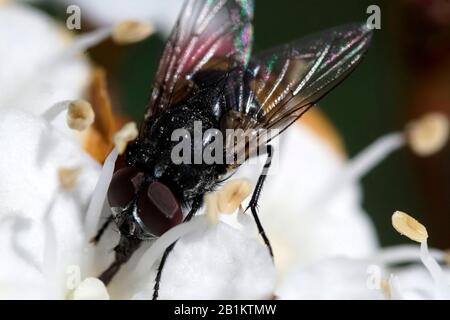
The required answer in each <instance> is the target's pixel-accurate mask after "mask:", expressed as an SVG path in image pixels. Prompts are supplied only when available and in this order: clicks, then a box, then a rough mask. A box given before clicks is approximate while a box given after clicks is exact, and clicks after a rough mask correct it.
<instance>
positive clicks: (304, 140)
mask: <svg viewBox="0 0 450 320" xmlns="http://www.w3.org/2000/svg"><path fill="white" fill-rule="evenodd" d="M93 2H95V1H93ZM89 3H91V2H89ZM91 7H92V6H91ZM113 7H114V6H113ZM102 8H103V7H102ZM102 10H103V9H102ZM92 12H95V10H94V9H93V11H92ZM111 12H114V10H112V11H111ZM93 15H94V16H95V14H93ZM115 22H116V21H115ZM24 28H26V30H25V29H24ZM105 30H106V29H105ZM108 30H109V31H108V33H107V34H110V33H111V32H112V31H111V30H110V29H108ZM102 32H103V31H102ZM94 33H95V31H94ZM62 34H63V33H62V30H61V29H60V27H59V26H58V25H57V24H56V23H54V22H53V21H52V20H50V18H48V17H46V16H45V15H43V14H42V13H39V12H38V11H36V10H35V9H31V8H30V7H27V6H25V5H19V4H13V3H9V4H0V38H1V39H2V41H1V42H0V87H1V88H2V90H1V91H0V151H1V152H2V157H1V159H0V254H1V257H2V263H1V264H0V299H109V298H114V299H151V297H152V294H153V284H154V278H155V274H156V268H157V264H158V263H157V262H158V259H159V258H160V257H161V253H162V251H163V250H164V248H166V247H167V246H168V245H170V244H171V243H172V241H173V240H176V239H180V240H179V241H178V243H177V245H176V246H175V249H174V251H173V252H172V254H171V255H170V256H169V258H168V261H167V265H166V267H165V269H164V273H163V276H162V279H161V288H160V298H161V299H176V298H178V299H270V298H272V297H276V298H279V299H314V298H317V299H328V298H330V299H384V298H401V299H403V298H442V297H447V298H448V296H445V295H446V294H448V291H446V290H447V289H448V283H444V284H443V282H445V281H446V278H445V277H447V276H445V275H444V276H443V278H442V277H441V278H438V279H436V278H434V279H433V280H432V279H431V278H430V276H429V274H431V275H433V276H434V275H436V274H437V273H439V271H436V269H435V267H436V265H434V264H433V263H431V265H433V266H432V267H431V268H432V269H433V268H434V269H433V270H434V271H430V267H429V266H430V260H426V261H428V263H426V264H425V266H427V268H428V270H429V271H430V273H427V272H425V269H424V268H421V267H415V266H414V267H410V268H403V269H401V270H396V269H392V268H390V266H391V265H394V264H395V263H399V262H405V261H407V262H417V261H419V259H422V260H423V259H424V257H425V258H426V259H432V261H434V263H436V260H437V261H439V262H441V263H443V262H444V261H445V259H446V258H448V256H446V255H445V253H443V252H440V251H434V250H432V251H431V252H430V253H428V252H422V253H420V252H419V250H418V248H415V247H399V248H392V249H387V250H379V249H377V242H376V236H375V233H374V230H373V227H372V225H371V223H370V221H369V220H368V218H367V216H366V214H365V213H364V211H363V210H362V208H361V205H360V196H361V195H360V193H361V191H360V188H359V185H358V178H359V177H361V176H362V175H363V174H364V173H365V172H366V171H367V170H369V169H370V168H371V167H372V166H373V165H375V164H376V163H377V162H378V161H380V159H382V158H383V157H384V156H385V155H386V154H387V153H389V152H391V151H393V150H395V149H396V148H399V147H401V146H402V145H404V144H405V143H406V142H405V138H404V137H403V135H401V134H394V135H391V136H387V137H386V138H383V139H381V140H380V141H379V142H378V143H376V144H375V145H374V146H372V147H369V148H368V150H367V151H365V152H363V153H362V154H361V155H360V156H359V157H357V158H355V159H354V160H352V161H348V162H347V161H346V160H344V159H343V158H342V157H341V156H340V155H338V154H337V153H336V152H335V151H334V150H332V149H331V148H330V147H329V146H328V145H327V144H326V143H324V141H323V140H322V139H321V138H319V137H318V136H317V135H316V134H314V133H313V132H312V131H311V130H310V129H309V128H307V127H306V126H300V125H298V126H294V128H292V129H291V130H289V131H288V133H287V134H286V135H285V137H284V139H283V140H281V141H280V142H279V143H278V144H277V146H276V148H278V149H279V152H280V156H279V160H278V161H279V163H276V164H274V168H275V170H276V172H274V174H272V175H269V177H268V179H267V183H266V188H265V189H264V193H263V197H262V200H261V203H260V208H261V220H262V222H263V225H264V226H265V228H266V232H267V234H268V236H269V238H270V239H271V241H272V244H273V247H274V253H275V257H274V259H275V261H274V262H275V263H273V261H272V259H271V257H270V255H269V252H268V251H267V248H266V247H265V246H264V245H263V244H262V243H261V242H260V240H259V238H258V235H257V234H256V231H255V227H254V223H253V220H252V219H251V217H250V216H248V215H247V214H244V213H242V212H241V211H239V210H238V212H237V213H236V212H235V213H234V214H233V215H226V216H224V215H219V216H218V223H211V219H208V215H200V216H198V217H196V218H194V219H193V220H192V221H191V222H189V223H186V224H181V225H179V226H177V227H175V228H173V229H172V230H170V231H169V232H167V233H166V234H165V235H163V236H162V237H161V238H160V239H158V240H157V241H156V242H152V243H145V244H144V245H143V246H141V248H140V249H138V251H137V252H136V253H135V254H134V255H133V257H132V258H131V260H130V261H129V262H128V263H127V264H126V265H125V266H124V267H123V268H122V269H121V271H120V272H119V273H118V274H117V276H116V277H115V278H114V280H113V281H112V282H111V284H110V285H109V286H108V288H105V286H104V285H103V283H102V282H101V281H100V280H98V279H97V278H96V277H97V276H98V275H99V274H100V272H101V271H103V270H104V269H105V268H106V267H107V266H108V265H109V264H110V263H111V261H112V259H113V257H114V255H113V253H112V248H113V247H114V246H115V245H116V244H117V242H118V240H119V235H118V232H117V231H116V230H115V229H114V227H112V228H109V229H108V230H107V231H106V233H105V235H104V237H103V238H102V240H101V242H100V243H99V244H98V245H97V246H94V245H93V244H91V243H89V239H90V238H91V237H92V236H93V232H94V231H95V230H96V229H97V228H98V227H99V225H100V224H101V223H102V219H103V218H104V217H106V215H107V214H108V210H109V209H108V208H107V206H106V205H104V192H103V193H102V192H100V191H99V190H100V189H99V186H100V185H101V183H103V185H106V184H105V183H107V182H108V181H107V180H108V176H109V178H110V175H111V172H112V171H111V166H110V165H111V163H113V162H111V160H113V159H114V156H115V155H116V153H115V151H114V152H113V153H112V154H111V155H110V159H109V160H110V162H107V164H106V165H105V167H104V168H103V172H102V167H101V166H100V165H99V164H98V163H97V162H96V161H95V160H93V159H92V158H91V157H90V156H89V155H88V154H87V153H85V151H84V150H83V149H82V147H81V145H80V143H79V137H78V135H77V134H74V131H73V130H71V129H69V128H68V127H67V125H66V118H65V112H64V108H62V109H61V108H60V107H61V106H62V104H61V105H59V109H61V110H59V109H58V110H59V112H57V115H56V117H55V118H54V119H53V117H48V116H45V115H48V114H51V113H52V109H51V108H52V106H53V108H54V106H55V105H57V103H58V102H60V101H71V100H75V99H79V98H80V97H82V96H83V92H84V89H85V86H86V84H87V82H88V76H89V69H90V67H89V64H88V62H87V61H86V60H85V59H84V58H82V57H81V56H80V55H61V54H60V53H61V52H64V50H66V49H67V48H69V49H70V48H72V49H73V48H78V49H77V50H82V49H84V48H85V46H86V45H85V44H84V45H80V42H82V43H85V42H83V41H79V40H80V39H77V38H74V39H71V38H70V37H67V36H62ZM17 35H20V37H18V36H17ZM94 35H95V37H94V38H95V39H94V40H92V39H93V38H91V39H90V41H91V42H92V44H95V43H96V41H97V42H98V41H99V40H101V39H103V38H104V37H105V34H104V33H101V34H99V33H97V34H94ZM84 40H86V39H84ZM53 57H63V58H64V59H62V60H61V61H60V62H59V64H57V65H49V62H50V61H52V59H53ZM47 71H48V72H47ZM54 110H56V109H53V111H54ZM61 111H63V112H61ZM91 120H92V119H91ZM429 127H430V126H428V128H429ZM437 140H439V139H437ZM439 141H440V142H441V140H439ZM108 163H109V167H108ZM260 169H261V168H258V169H257V170H255V167H254V166H243V168H242V170H240V171H239V173H238V174H237V175H236V176H235V177H236V178H239V177H245V178H247V179H249V181H250V184H253V185H254V183H255V181H256V179H257V176H258V174H259V172H260ZM108 170H110V171H109V173H108ZM330 190H331V191H332V192H330ZM103 191H104V190H103ZM219 192H220V190H219ZM245 204H246V202H245V201H244V203H243V204H242V205H243V206H245ZM102 206H103V209H102ZM94 209H95V210H94ZM203 211H204V210H203ZM100 217H101V218H100ZM212 220H214V219H212ZM426 249H427V248H426ZM423 250H425V249H423ZM374 267H375V268H374ZM373 272H375V274H374V273H373ZM436 272H437V273H436ZM441 272H446V271H442V270H441ZM391 274H394V275H395V276H391ZM447 274H448V273H447ZM374 276H375V278H376V279H375V282H371V279H372V277H374ZM436 283H439V285H438V287H439V288H438V289H439V290H436ZM371 284H374V285H371Z"/></svg>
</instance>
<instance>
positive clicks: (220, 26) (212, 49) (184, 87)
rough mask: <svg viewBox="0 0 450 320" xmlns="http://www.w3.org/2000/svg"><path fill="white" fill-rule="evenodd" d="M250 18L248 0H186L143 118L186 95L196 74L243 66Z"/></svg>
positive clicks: (249, 35)
mask: <svg viewBox="0 0 450 320" xmlns="http://www.w3.org/2000/svg"><path fill="white" fill-rule="evenodd" d="M252 17H253V1H252V0H187V1H186V2H185V3H184V6H183V8H182V11H181V14H180V16H179V18H178V20H177V22H176V24H175V27H174V29H173V30H172V33H171V35H170V37H169V39H168V41H167V44H166V46H165V49H164V52H163V55H162V58H161V60H160V64H159V67H158V70H157V73H156V78H155V81H154V84H153V91H152V95H151V98H150V102H149V105H148V109H147V112H146V118H148V117H149V116H151V115H153V114H155V113H156V112H158V111H161V110H164V109H165V108H167V107H169V106H170V105H171V104H172V101H173V99H174V98H176V97H177V96H179V95H180V94H181V95H187V94H188V92H189V91H190V89H191V82H190V81H189V79H191V78H192V77H193V76H194V75H195V74H196V73H197V72H198V71H200V70H202V69H204V68H206V67H208V68H213V67H217V68H225V69H228V68H230V67H231V64H236V65H237V64H241V65H247V63H248V60H249V57H250V51H251V43H252V25H251V20H252ZM212 61H214V63H213V64H214V65H212V63H211V62H212Z"/></svg>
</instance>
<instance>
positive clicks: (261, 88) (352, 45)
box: [225, 24, 372, 153]
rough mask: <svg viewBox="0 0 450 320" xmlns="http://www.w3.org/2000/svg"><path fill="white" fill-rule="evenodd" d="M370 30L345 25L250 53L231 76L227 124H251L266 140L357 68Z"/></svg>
mask: <svg viewBox="0 0 450 320" xmlns="http://www.w3.org/2000/svg"><path fill="white" fill-rule="evenodd" d="M371 34H372V32H371V30H369V29H368V28H367V27H366V26H365V25H361V24H352V25H346V26H341V27H336V28H333V29H331V30H327V31H324V32H322V33H319V34H315V35H311V36H308V37H306V38H304V39H301V40H297V41H294V42H292V43H289V44H286V45H283V46H281V47H277V48H274V49H270V50H268V51H265V52H263V53H261V54H258V55H256V56H254V57H253V58H252V59H251V60H250V62H249V64H248V67H247V68H246V69H241V70H237V71H236V72H234V73H233V74H232V75H231V76H230V79H229V87H228V92H230V93H229V94H228V96H227V104H228V105H229V106H230V108H232V110H233V111H232V112H229V114H228V115H227V117H228V119H225V123H227V124H228V125H227V126H226V127H227V128H231V129H244V130H252V131H253V136H252V139H258V145H261V144H265V143H268V142H269V141H270V140H271V139H273V138H274V136H276V135H278V134H279V133H281V132H283V131H284V130H286V129H287V128H288V127H289V126H290V125H291V124H292V123H293V122H295V121H296V120H297V119H298V118H299V117H300V116H301V115H302V114H303V113H305V112H306V111H307V110H308V109H309V108H310V107H312V106H313V105H314V104H316V103H317V102H318V101H319V100H320V99H321V98H322V97H324V96H325V95H326V94H327V93H329V92H330V91H331V90H332V89H333V88H334V87H336V86H337V85H338V84H339V83H341V82H342V81H343V80H344V79H345V78H346V77H347V76H348V75H349V74H350V73H351V71H353V70H354V69H355V67H356V66H357V65H358V64H359V62H360V61H361V60H362V58H363V56H364V53H365V52H366V50H367V48H368V46H369V43H370V39H371ZM236 118H238V119H236ZM267 129H277V132H278V133H277V134H275V135H273V133H272V134H269V135H267V134H266V133H267ZM255 132H256V133H255ZM240 152H242V150H240ZM246 153H248V150H247V151H246ZM250 153H251V152H250Z"/></svg>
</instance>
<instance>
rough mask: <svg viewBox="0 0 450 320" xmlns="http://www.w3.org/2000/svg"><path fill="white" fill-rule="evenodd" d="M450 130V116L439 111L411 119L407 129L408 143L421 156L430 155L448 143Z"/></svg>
mask: <svg viewBox="0 0 450 320" xmlns="http://www.w3.org/2000/svg"><path fill="white" fill-rule="evenodd" d="M449 132H450V125H449V121H448V118H447V117H446V116H445V115H444V114H442V113H439V112H432V113H428V114H426V115H425V116H423V117H422V118H419V119H417V120H415V121H411V123H410V124H408V125H407V126H406V130H405V134H406V137H407V141H408V145H409V146H410V148H411V150H413V151H414V153H415V154H417V155H419V156H429V155H432V154H434V153H436V152H438V151H439V150H441V149H442V148H443V147H444V146H445V144H446V143H447V140H448V136H449Z"/></svg>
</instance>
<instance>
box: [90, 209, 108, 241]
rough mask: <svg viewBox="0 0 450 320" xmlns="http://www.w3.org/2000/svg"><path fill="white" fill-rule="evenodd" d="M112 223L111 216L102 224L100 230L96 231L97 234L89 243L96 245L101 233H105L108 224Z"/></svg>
mask: <svg viewBox="0 0 450 320" xmlns="http://www.w3.org/2000/svg"><path fill="white" fill-rule="evenodd" d="M112 221H113V216H112V215H110V216H109V217H108V218H106V221H105V222H104V223H103V224H102V226H101V227H100V229H98V231H97V234H96V235H95V236H94V237H93V238H92V239H91V241H90V242H91V243H93V244H94V245H96V244H97V243H98V242H99V241H100V239H101V237H102V236H103V233H105V231H106V229H107V228H108V226H109V224H110V223H111V222H112Z"/></svg>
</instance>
